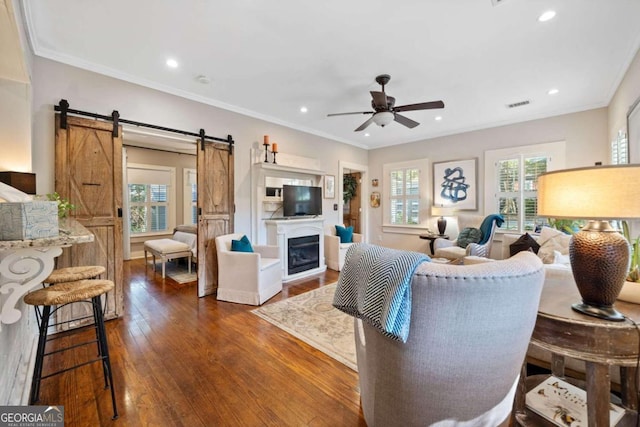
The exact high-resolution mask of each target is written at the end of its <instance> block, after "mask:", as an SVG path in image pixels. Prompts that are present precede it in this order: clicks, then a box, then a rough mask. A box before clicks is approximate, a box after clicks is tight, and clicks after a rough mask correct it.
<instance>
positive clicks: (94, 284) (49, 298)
mask: <svg viewBox="0 0 640 427" xmlns="http://www.w3.org/2000/svg"><path fill="white" fill-rule="evenodd" d="M113 287H114V285H113V282H112V281H111V280H100V279H93V280H79V281H75V282H66V283H65V282H63V283H57V284H55V285H53V286H49V287H46V288H42V289H38V290H36V291H34V292H31V293H28V294H26V295H25V296H24V298H23V300H24V302H25V303H26V304H29V305H33V306H36V307H41V308H42V319H41V322H40V328H39V329H40V334H39V337H38V348H37V352H36V362H35V367H34V371H33V380H32V382H31V395H30V398H29V403H30V404H34V403H35V402H37V401H38V400H39V396H40V383H41V381H42V380H43V379H45V378H49V377H52V376H54V375H57V374H61V373H63V372H66V371H69V370H72V369H75V368H78V367H80V366H84V365H87V364H89V363H93V362H97V361H99V360H100V361H102V370H103V374H104V386H105V389H106V388H111V402H112V405H113V419H114V420H115V419H117V418H118V410H117V407H116V395H115V390H114V388H113V376H112V372H111V361H110V359H109V348H108V345H107V334H106V332H105V328H104V316H103V312H102V303H101V300H100V296H101V295H103V294H106V293H107V292H109V291H110V290H112V289H113ZM87 300H90V301H87ZM79 302H84V303H89V302H90V303H91V304H92V308H93V317H94V319H95V325H94V327H95V328H96V340H93V341H87V342H84V343H80V344H74V345H71V346H70V347H66V348H62V349H58V350H54V351H51V352H49V353H45V350H46V349H45V347H46V345H47V330H48V328H49V326H50V325H49V320H50V318H51V315H52V314H53V313H55V312H56V311H57V310H59V309H60V308H62V307H64V306H65V305H67V304H73V303H79ZM52 306H57V307H55V308H53V310H52V308H51V307H52ZM94 342H97V345H98V357H97V358H96V359H92V360H89V361H86V362H83V363H79V364H77V365H74V366H72V367H70V368H66V369H61V370H59V371H56V372H53V373H50V374H47V375H45V376H43V375H42V368H43V361H44V358H45V356H49V355H51V354H57V353H60V352H63V351H66V350H70V349H72V348H77V347H80V346H83V345H88V344H92V343H94Z"/></svg>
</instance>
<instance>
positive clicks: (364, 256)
mask: <svg viewBox="0 0 640 427" xmlns="http://www.w3.org/2000/svg"><path fill="white" fill-rule="evenodd" d="M423 261H429V257H428V256H427V255H425V254H421V253H418V252H408V251H401V250H397V249H389V248H383V247H381V246H376V245H370V244H367V243H360V244H354V245H351V247H350V248H349V250H348V251H347V256H346V259H345V263H344V267H343V269H342V271H341V272H340V279H339V280H338V287H337V288H336V294H335V296H334V298H333V306H334V307H335V308H337V309H338V310H340V311H343V312H345V313H347V314H348V315H350V316H354V317H358V318H360V319H362V320H364V321H365V322H367V323H369V324H370V325H371V326H373V327H375V328H376V329H378V330H379V331H380V332H381V333H382V334H384V335H386V336H388V337H390V338H393V339H395V340H398V341H402V342H407V338H408V337H409V322H410V319H411V277H412V276H413V272H414V271H415V270H416V268H417V267H418V265H420V263H422V262H423Z"/></svg>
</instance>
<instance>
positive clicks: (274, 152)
mask: <svg viewBox="0 0 640 427" xmlns="http://www.w3.org/2000/svg"><path fill="white" fill-rule="evenodd" d="M272 153H273V164H274V165H275V164H276V154H278V152H277V151H272Z"/></svg>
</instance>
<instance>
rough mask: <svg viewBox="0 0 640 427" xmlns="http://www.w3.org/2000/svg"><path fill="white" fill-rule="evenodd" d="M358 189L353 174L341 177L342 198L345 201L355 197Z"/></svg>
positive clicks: (347, 201)
mask: <svg viewBox="0 0 640 427" xmlns="http://www.w3.org/2000/svg"><path fill="white" fill-rule="evenodd" d="M357 189H358V180H357V179H356V178H355V177H354V176H353V175H344V176H343V177H342V199H343V200H344V202H345V203H349V200H351V199H353V198H354V197H356V190H357Z"/></svg>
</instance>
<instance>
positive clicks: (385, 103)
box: [327, 74, 444, 132]
mask: <svg viewBox="0 0 640 427" xmlns="http://www.w3.org/2000/svg"><path fill="white" fill-rule="evenodd" d="M389 80H391V76H390V75H389V74H381V75H379V76H378V77H376V82H377V83H378V84H379V85H381V86H382V92H375V91H371V92H370V93H371V98H373V99H372V100H371V107H373V109H374V110H375V111H358V112H354V113H333V114H327V117H333V116H345V115H349V114H373V116H371V117H370V118H369V120H367V121H366V122H364V123H363V124H361V125H360V126H359V127H358V128H357V129H356V130H355V132H359V131H361V130H364V129H366V128H367V126H369V125H370V124H371V123H375V124H377V125H378V126H381V127H385V126H386V125H388V124H389V123H391V122H392V121H394V120H395V121H396V122H398V123H400V124H401V125H405V126H406V127H408V128H410V129H413V128H414V127H416V126H418V125H419V124H420V123H418V122H416V121H414V120H411V119H410V118H408V117H405V116H402V115H400V114H398V113H400V112H403V111H415V110H431V109H434V108H444V102H442V101H431V102H421V103H419V104H409V105H400V106H399V107H396V106H395V103H396V99H395V98H394V97H393V96H388V95H387V94H386V93H385V91H384V87H385V85H386V84H387V83H389Z"/></svg>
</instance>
